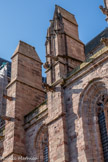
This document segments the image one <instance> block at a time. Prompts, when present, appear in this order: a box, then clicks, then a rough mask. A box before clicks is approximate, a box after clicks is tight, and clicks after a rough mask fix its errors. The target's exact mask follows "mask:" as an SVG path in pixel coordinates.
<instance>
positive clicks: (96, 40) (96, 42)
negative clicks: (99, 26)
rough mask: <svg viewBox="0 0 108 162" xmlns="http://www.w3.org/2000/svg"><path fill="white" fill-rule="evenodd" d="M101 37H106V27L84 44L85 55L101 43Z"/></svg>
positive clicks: (107, 36)
mask: <svg viewBox="0 0 108 162" xmlns="http://www.w3.org/2000/svg"><path fill="white" fill-rule="evenodd" d="M103 37H104V38H108V27H107V28H105V29H104V30H103V31H102V32H101V33H100V34H98V35H97V36H96V37H95V38H93V39H92V40H91V41H90V42H88V43H87V44H86V45H85V55H87V54H88V53H90V52H92V51H93V50H94V49H95V48H96V47H98V46H99V45H100V44H101V42H100V40H101V38H103Z"/></svg>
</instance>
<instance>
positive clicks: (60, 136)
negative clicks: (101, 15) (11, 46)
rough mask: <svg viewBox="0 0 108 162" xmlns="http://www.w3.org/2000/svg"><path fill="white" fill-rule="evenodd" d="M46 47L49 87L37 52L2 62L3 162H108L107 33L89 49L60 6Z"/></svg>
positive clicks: (23, 48)
mask: <svg viewBox="0 0 108 162" xmlns="http://www.w3.org/2000/svg"><path fill="white" fill-rule="evenodd" d="M45 45H46V63H45V64H44V68H45V69H46V76H47V82H44V83H43V82H42V74H41V71H42V69H41V68H42V62H41V60H40V58H39V56H38V54H37V52H36V51H35V48H34V47H32V46H30V45H28V44H26V43H24V42H22V41H20V42H19V44H18V46H17V48H16V50H15V52H14V54H13V56H12V63H6V62H7V61H5V60H3V59H0V61H1V62H0V64H1V68H0V121H1V124H0V160H1V161H3V162H13V161H15V162H22V161H25V162H26V161H27V162H31V161H33V162H104V161H105V162H108V28H106V29H105V30H103V31H102V32H101V33H100V34H99V35H98V36H96V37H95V38H94V39H93V40H91V41H90V42H89V43H88V44H87V45H86V46H85V45H84V44H83V42H81V41H80V39H79V35H78V24H77V21H76V19H75V17H74V15H73V14H71V13H69V12H68V11H66V10H65V9H63V8H61V7H59V6H56V7H55V12H54V16H53V20H52V21H51V24H50V27H49V28H48V30H47V37H46V43H45ZM4 62H5V63H4ZM10 64H11V76H10V73H9V72H10Z"/></svg>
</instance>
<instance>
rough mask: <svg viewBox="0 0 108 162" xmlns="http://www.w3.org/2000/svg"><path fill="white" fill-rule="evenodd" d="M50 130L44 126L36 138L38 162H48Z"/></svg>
mask: <svg viewBox="0 0 108 162" xmlns="http://www.w3.org/2000/svg"><path fill="white" fill-rule="evenodd" d="M48 152H49V149H48V128H47V126H45V125H44V126H42V127H41V128H40V130H39V131H38V133H37V137H36V153H37V159H38V160H37V162H48V161H49V160H48Z"/></svg>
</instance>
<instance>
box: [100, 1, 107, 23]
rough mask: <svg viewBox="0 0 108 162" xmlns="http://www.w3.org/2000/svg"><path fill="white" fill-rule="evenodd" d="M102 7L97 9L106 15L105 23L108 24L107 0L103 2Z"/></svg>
mask: <svg viewBox="0 0 108 162" xmlns="http://www.w3.org/2000/svg"><path fill="white" fill-rule="evenodd" d="M104 6H105V8H104V7H103V6H99V8H100V9H101V11H102V12H103V14H104V15H106V19H105V20H106V21H107V22H108V0H104Z"/></svg>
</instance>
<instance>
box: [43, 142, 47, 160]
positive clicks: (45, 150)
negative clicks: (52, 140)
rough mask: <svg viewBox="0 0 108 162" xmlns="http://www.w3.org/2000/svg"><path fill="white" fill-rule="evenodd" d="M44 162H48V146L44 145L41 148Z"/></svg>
mask: <svg viewBox="0 0 108 162" xmlns="http://www.w3.org/2000/svg"><path fill="white" fill-rule="evenodd" d="M43 156H44V162H48V146H47V145H45V147H44V150H43Z"/></svg>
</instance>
